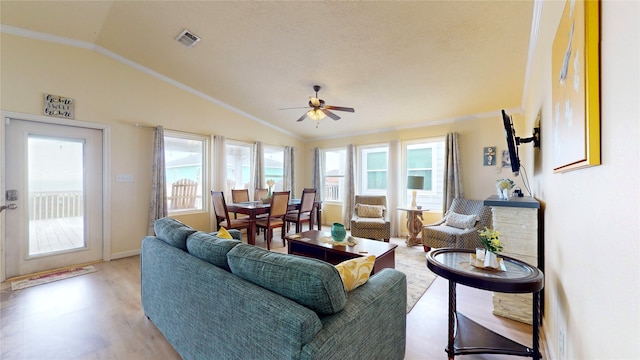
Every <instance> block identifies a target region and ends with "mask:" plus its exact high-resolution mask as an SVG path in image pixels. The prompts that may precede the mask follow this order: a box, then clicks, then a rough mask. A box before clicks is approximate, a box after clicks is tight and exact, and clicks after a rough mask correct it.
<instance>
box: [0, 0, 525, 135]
mask: <svg viewBox="0 0 640 360" xmlns="http://www.w3.org/2000/svg"><path fill="white" fill-rule="evenodd" d="M533 6H534V4H533V1H422V2H393V1H388V2H342V1H339V2H306V1H305V2H295V1H293V2H279V1H278V2H272V1H269V2H246V1H241V2H236V1H234V2H229V1H215V2H214V1H8V0H2V1H1V2H0V10H1V11H0V15H1V22H2V24H3V26H4V28H6V26H5V25H9V26H12V27H15V28H19V29H26V30H32V31H37V32H42V33H46V34H50V35H55V36H60V37H64V38H68V39H72V40H74V41H76V42H78V43H80V42H86V43H90V44H92V45H95V46H98V47H100V48H103V49H106V50H108V51H110V52H113V53H115V54H117V55H119V56H122V57H124V58H126V59H128V60H130V61H132V62H135V63H137V64H139V65H142V66H144V67H146V68H148V69H151V70H153V71H155V72H157V73H159V74H162V75H164V76H166V77H168V78H171V79H173V80H175V81H177V82H179V83H181V84H184V85H186V86H187V87H190V88H192V89H194V90H196V91H197V92H199V93H202V94H205V96H208V97H210V98H212V99H216V100H218V101H220V102H222V103H224V104H226V105H228V106H229V107H231V108H233V109H236V110H237V111H239V112H242V113H244V114H245V115H248V116H249V117H252V118H254V119H255V120H256V121H260V122H265V123H270V124H272V125H273V126H275V127H277V128H279V129H282V130H283V131H285V132H288V133H291V134H295V135H296V136H298V137H300V138H303V139H319V138H328V137H334V136H341V135H347V134H349V135H353V134H360V133H367V132H376V131H383V130H388V129H393V128H403V127H409V126H413V125H415V124H424V125H427V124H429V123H430V122H443V121H449V120H455V119H461V118H467V117H472V116H474V115H476V114H484V113H488V112H496V114H498V111H499V110H500V109H502V108H519V107H520V106H521V103H522V96H523V87H524V82H525V71H526V66H527V57H528V50H529V37H530V31H531V28H532V26H531V22H532V15H533ZM185 28H186V29H189V30H191V31H192V32H193V33H195V34H197V35H198V36H199V37H201V38H202V41H201V42H200V43H199V44H197V45H196V46H194V47H192V48H187V47H185V46H184V45H182V44H180V43H178V42H177V41H175V38H176V36H177V35H178V34H179V33H180V32H181V31H182V30H183V29H185ZM314 84H318V85H321V86H322V90H321V91H320V94H319V97H320V98H321V99H324V100H325V101H326V103H327V104H328V105H337V106H347V107H354V108H355V109H356V111H355V113H353V114H351V113H346V112H337V111H336V112H335V113H336V114H338V115H339V116H341V117H342V119H341V120H339V121H333V120H331V119H330V118H325V119H324V120H322V121H321V122H320V123H319V126H318V127H317V128H316V124H315V122H314V121H312V120H310V119H306V120H305V121H303V122H296V120H297V119H298V118H299V117H300V116H301V115H302V114H303V113H304V111H305V110H304V109H295V110H279V109H280V108H288V107H298V106H299V107H305V106H306V105H307V101H308V99H309V96H311V95H314V93H313V89H312V87H313V85H314Z"/></svg>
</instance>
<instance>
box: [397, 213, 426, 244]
mask: <svg viewBox="0 0 640 360" xmlns="http://www.w3.org/2000/svg"><path fill="white" fill-rule="evenodd" d="M398 210H402V211H406V212H407V230H409V235H408V236H407V240H406V244H407V246H413V245H422V239H420V238H418V235H419V234H420V233H421V232H422V220H423V218H422V212H423V211H426V210H424V209H415V208H411V207H399V208H398Z"/></svg>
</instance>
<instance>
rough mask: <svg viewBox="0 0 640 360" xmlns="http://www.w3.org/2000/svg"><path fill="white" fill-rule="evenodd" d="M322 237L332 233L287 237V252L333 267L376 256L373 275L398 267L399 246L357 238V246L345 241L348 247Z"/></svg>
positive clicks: (301, 234) (306, 233) (310, 233)
mask: <svg viewBox="0 0 640 360" xmlns="http://www.w3.org/2000/svg"><path fill="white" fill-rule="evenodd" d="M322 237H331V233H330V232H323V231H318V230H310V231H305V232H302V233H299V234H291V235H287V236H286V237H285V238H286V239H287V252H288V253H289V254H293V255H301V256H306V257H310V258H314V259H320V260H323V261H326V262H328V263H330V264H333V265H336V264H339V263H341V262H343V261H345V260H349V259H354V258H357V257H361V256H368V255H375V257H376V262H375V265H374V266H373V271H372V274H375V273H376V272H378V271H380V270H382V269H384V268H391V269H393V268H395V266H396V257H395V251H396V247H397V246H398V245H395V244H390V243H387V242H383V241H376V240H369V239H362V238H355V242H356V244H355V245H353V246H349V245H348V239H344V243H345V245H347V246H340V245H335V244H333V243H327V242H323V241H321V240H319V239H320V238H322Z"/></svg>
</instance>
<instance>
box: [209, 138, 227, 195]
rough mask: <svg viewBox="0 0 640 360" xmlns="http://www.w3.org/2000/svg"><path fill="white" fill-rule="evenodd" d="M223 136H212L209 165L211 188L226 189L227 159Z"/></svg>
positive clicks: (216, 189)
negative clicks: (211, 162) (211, 160)
mask: <svg viewBox="0 0 640 360" xmlns="http://www.w3.org/2000/svg"><path fill="white" fill-rule="evenodd" d="M226 157H227V154H226V149H225V138H224V136H222V135H215V136H214V137H213V154H212V156H211V158H212V159H213V166H212V167H211V179H212V181H213V184H212V186H211V189H212V190H215V191H225V190H227V161H226Z"/></svg>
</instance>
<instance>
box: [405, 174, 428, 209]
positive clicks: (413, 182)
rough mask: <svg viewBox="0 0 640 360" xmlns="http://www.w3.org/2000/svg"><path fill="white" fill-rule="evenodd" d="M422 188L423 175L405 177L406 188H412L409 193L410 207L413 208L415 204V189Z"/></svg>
mask: <svg viewBox="0 0 640 360" xmlns="http://www.w3.org/2000/svg"><path fill="white" fill-rule="evenodd" d="M423 188H424V176H408V177H407V189H409V190H412V192H411V195H412V197H413V199H412V200H411V208H412V209H415V208H416V207H417V204H416V193H417V191H416V190H422V189H423Z"/></svg>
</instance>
